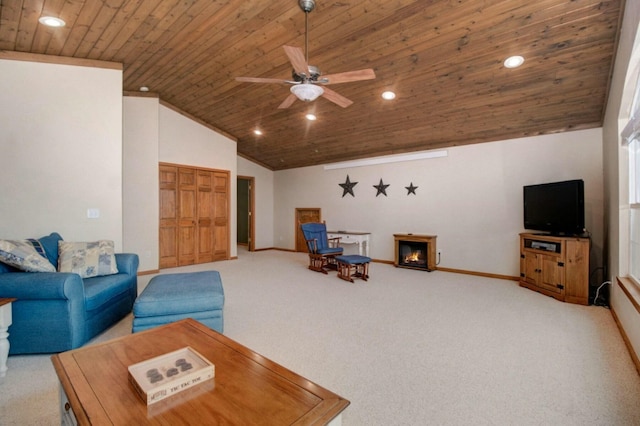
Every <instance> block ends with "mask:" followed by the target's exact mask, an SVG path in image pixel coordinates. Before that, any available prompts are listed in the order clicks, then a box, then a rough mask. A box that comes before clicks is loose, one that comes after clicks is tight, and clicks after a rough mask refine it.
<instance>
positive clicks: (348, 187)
mask: <svg viewBox="0 0 640 426" xmlns="http://www.w3.org/2000/svg"><path fill="white" fill-rule="evenodd" d="M357 184H358V182H351V181H350V180H349V175H347V181H346V182H345V183H339V184H338V185H340V186H341V187H342V198H344V196H345V195H347V194H351V196H352V197H355V195H354V194H353V187H354V186H356V185H357Z"/></svg>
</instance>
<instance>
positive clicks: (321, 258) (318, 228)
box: [300, 222, 343, 274]
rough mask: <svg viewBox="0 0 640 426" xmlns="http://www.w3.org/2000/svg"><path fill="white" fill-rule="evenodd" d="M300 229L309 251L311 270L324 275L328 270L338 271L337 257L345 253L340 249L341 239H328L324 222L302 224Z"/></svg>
mask: <svg viewBox="0 0 640 426" xmlns="http://www.w3.org/2000/svg"><path fill="white" fill-rule="evenodd" d="M300 229H301V230H302V233H303V234H304V239H305V241H306V242H307V249H308V250H309V269H311V270H312V271H317V272H322V273H323V274H326V273H327V269H338V268H337V264H336V259H335V257H336V256H340V255H341V254H342V251H343V249H342V247H338V243H339V242H340V237H337V238H328V237H327V225H326V224H325V223H324V222H322V223H317V222H308V223H301V224H300Z"/></svg>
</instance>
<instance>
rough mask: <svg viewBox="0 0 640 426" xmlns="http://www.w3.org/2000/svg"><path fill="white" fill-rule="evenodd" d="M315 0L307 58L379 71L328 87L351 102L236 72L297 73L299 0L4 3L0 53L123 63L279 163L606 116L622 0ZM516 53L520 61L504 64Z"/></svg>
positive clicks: (564, 125) (320, 160)
mask: <svg viewBox="0 0 640 426" xmlns="http://www.w3.org/2000/svg"><path fill="white" fill-rule="evenodd" d="M316 3H317V4H316V8H315V10H314V11H312V12H311V13H310V14H309V15H308V19H309V50H308V55H309V63H310V64H311V65H315V66H317V67H319V68H320V69H321V71H322V72H323V73H324V74H329V73H339V72H344V71H351V70H358V69H362V68H372V69H373V70H374V71H375V73H376V76H377V78H376V79H375V80H368V81H359V82H351V83H343V84H339V85H333V86H331V88H332V89H333V90H335V91H337V92H338V93H340V94H341V95H343V96H346V97H347V98H349V99H351V100H352V101H353V102H354V104H353V105H351V106H349V107H347V108H341V107H339V106H337V105H335V104H333V103H331V102H329V101H328V100H326V99H325V98H319V99H317V100H316V101H313V102H302V101H296V102H295V103H294V104H293V105H292V106H291V107H290V108H288V109H278V108H277V107H278V105H280V103H281V102H282V101H283V100H284V99H285V98H286V97H287V96H288V94H289V85H287V84H257V83H244V82H237V81H235V77H238V76H249V77H263V78H279V79H280V78H281V79H288V78H291V64H290V63H289V61H288V59H287V56H286V55H285V52H284V50H283V49H282V46H283V45H290V46H298V47H300V48H303V49H304V46H305V37H304V33H305V14H304V13H303V12H302V10H301V9H300V8H299V7H298V0H260V1H250V0H164V1H161V0H84V1H83V0H2V2H1V3H0V50H8V51H18V52H31V53H39V54H46V55H56V56H65V57H74V58H87V59H98V60H105V61H116V62H120V63H122V64H123V65H124V87H123V90H124V91H138V90H139V88H140V87H141V86H147V87H149V88H150V91H151V92H152V93H157V94H158V96H159V97H160V99H162V100H163V101H165V102H167V103H169V104H171V105H173V106H175V107H177V108H179V109H181V110H183V111H185V112H187V113H189V114H191V115H193V116H195V117H197V118H198V119H200V120H202V121H204V122H206V123H208V124H210V125H211V126H214V127H216V128H218V129H220V130H223V131H224V132H226V133H228V134H230V135H232V136H234V137H236V138H237V140H238V153H239V154H240V155H242V156H244V157H246V158H249V159H252V160H254V161H256V162H258V163H260V164H262V165H265V166H267V167H269V168H270V169H272V170H280V169H287V168H292V167H301V166H309V165H316V164H324V163H331V162H336V161H343V160H347V159H357V158H363V157H370V156H377V155H386V154H395V153H404V152H410V151H419V150H429V149H435V148H442V147H448V146H455V145H463V144H472V143H481V142H488V141H494V140H501V139H508V138H516V137H523V136H531V135H539V134H547V133H554V132H562V131H568V130H575V129H585V128H592V127H597V126H601V125H602V120H603V114H604V108H605V104H606V98H607V92H608V87H609V81H610V75H611V69H612V63H613V59H614V53H615V49H616V47H617V46H616V44H617V33H618V31H619V28H620V19H621V9H622V8H623V6H624V0H612V1H601V0H573V1H567V0H536V1H523V0H457V1H456V0H446V1H445V0H430V1H428V0H341V1H338V0H326V1H324V0H317V2H316ZM42 15H53V16H58V17H60V18H62V19H64V20H65V21H66V23H67V25H66V26H65V27H64V28H59V29H50V28H48V27H45V26H43V25H41V24H39V23H38V18H39V17H40V16H42ZM514 54H518V55H522V56H524V57H525V59H526V60H525V63H524V65H523V66H522V67H520V68H518V69H507V68H505V67H504V66H503V63H502V62H503V60H504V59H505V58H506V57H507V56H509V55H514ZM384 90H393V91H395V92H396V94H397V98H396V99H395V100H393V101H384V100H383V99H382V98H381V97H380V94H381V93H382V92H383V91H384ZM307 112H314V113H315V114H316V115H317V117H318V119H317V120H316V121H315V122H310V121H307V120H306V119H305V118H304V116H305V114H306V113H307ZM256 128H259V129H261V130H262V132H263V135H262V136H256V135H255V134H254V133H253V131H254V129H256Z"/></svg>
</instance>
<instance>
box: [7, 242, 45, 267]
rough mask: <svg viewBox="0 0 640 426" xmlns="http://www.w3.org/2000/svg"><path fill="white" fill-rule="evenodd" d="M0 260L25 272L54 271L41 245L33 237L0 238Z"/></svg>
mask: <svg viewBox="0 0 640 426" xmlns="http://www.w3.org/2000/svg"><path fill="white" fill-rule="evenodd" d="M0 261H1V262H3V263H6V264H8V265H11V266H14V267H16V268H18V269H20V270H21V271H26V272H55V271H56V268H55V267H54V266H53V264H52V263H51V262H49V259H47V255H46V252H45V249H44V247H43V245H42V244H41V243H40V242H39V241H38V240H34V239H29V240H16V241H12V240H0Z"/></svg>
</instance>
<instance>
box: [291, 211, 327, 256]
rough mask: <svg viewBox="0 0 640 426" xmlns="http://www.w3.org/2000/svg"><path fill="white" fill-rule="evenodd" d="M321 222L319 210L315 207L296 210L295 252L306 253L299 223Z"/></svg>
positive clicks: (305, 244) (305, 245) (305, 243)
mask: <svg viewBox="0 0 640 426" xmlns="http://www.w3.org/2000/svg"><path fill="white" fill-rule="evenodd" d="M307 222H322V215H321V210H320V209H319V208H317V207H307V208H296V223H295V227H296V251H302V252H305V253H306V252H307V251H308V250H307V242H306V241H305V239H304V235H303V234H302V230H301V229H300V224H301V223H307Z"/></svg>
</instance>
